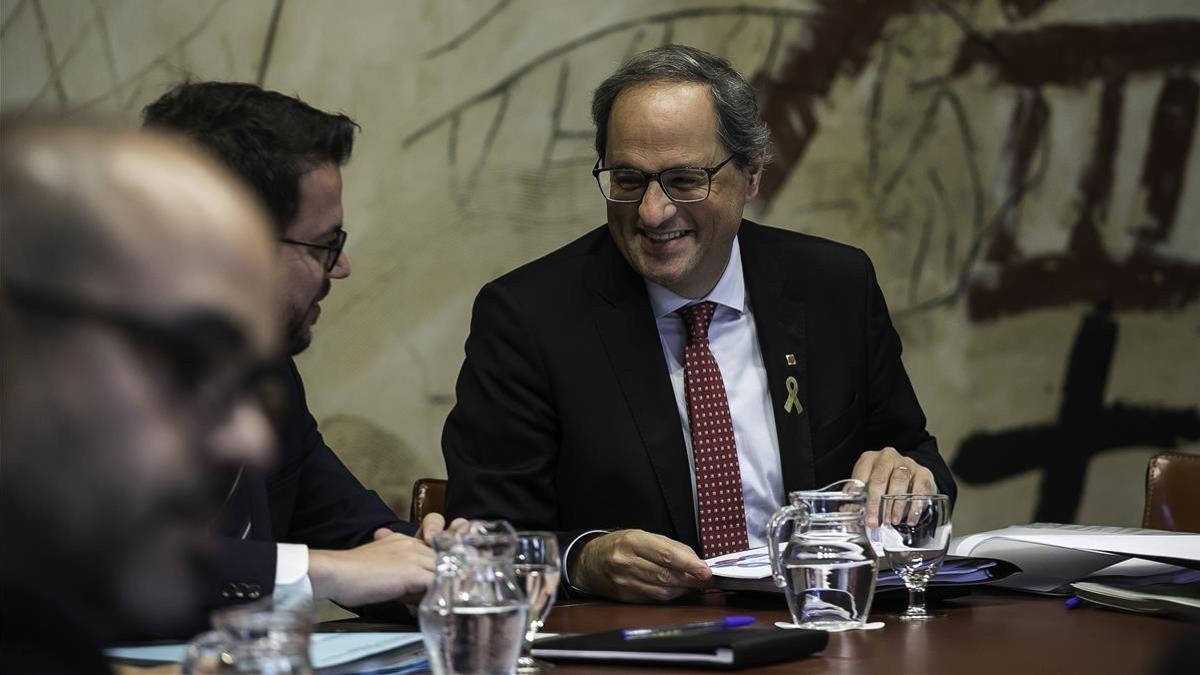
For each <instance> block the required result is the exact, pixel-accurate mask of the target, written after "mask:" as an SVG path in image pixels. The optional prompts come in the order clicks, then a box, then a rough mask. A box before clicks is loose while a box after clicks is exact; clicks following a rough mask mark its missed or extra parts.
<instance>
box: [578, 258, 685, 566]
mask: <svg viewBox="0 0 1200 675" xmlns="http://www.w3.org/2000/svg"><path fill="white" fill-rule="evenodd" d="M598 249H599V250H598V251H596V253H595V255H593V256H592V257H591V258H590V260H589V267H590V269H589V270H588V283H589V286H590V287H591V290H592V291H593V292H595V293H596V294H597V295H598V296H599V297H600V300H601V301H600V302H598V303H597V304H596V310H595V312H594V315H595V318H596V328H597V330H598V331H599V334H600V340H601V342H603V343H604V349H605V351H606V352H607V355H608V359H609V362H610V363H611V365H612V369H613V372H614V374H615V375H616V377H617V380H618V381H619V382H620V385H621V390H622V391H623V392H624V394H625V400H626V403H627V404H628V405H629V411H630V414H631V415H632V416H633V421H634V424H635V425H636V426H637V429H638V433H639V435H640V436H641V439H642V443H643V445H644V446H645V449H646V453H647V455H649V458H650V464H651V466H653V467H654V473H655V476H656V477H657V479H658V484H659V487H660V488H661V490H662V496H663V499H664V500H665V501H666V504H667V510H668V512H669V513H670V516H671V524H672V525H673V526H674V528H675V538H676V539H678V540H679V541H681V542H683V543H684V544H687V545H689V546H691V547H692V548H696V549H698V548H699V545H700V542H699V540H698V538H697V534H696V516H695V508H694V506H693V504H692V480H691V471H692V470H691V467H690V466H689V465H688V459H687V447H686V446H685V445H684V439H683V428H682V425H681V424H680V420H679V415H678V413H677V409H676V403H675V390H674V389H673V388H672V387H671V377H670V374H669V373H668V371H667V364H666V361H665V359H663V354H662V343H661V342H660V340H659V337H658V327H657V326H656V325H655V322H654V314H653V310H651V309H650V300H649V297H648V296H647V294H646V285H645V283H644V282H643V281H642V279H641V277H639V276H638V275H637V273H636V272H635V271H634V270H633V269H632V268H630V267H629V265H628V263H626V262H625V259H624V258H623V257H621V253H620V251H618V250H617V248H616V246H615V245H614V244H613V243H612V240H611V238H609V237H607V236H606V237H605V239H604V241H603V242H602V243H601V244H600V246H599V247H598Z"/></svg>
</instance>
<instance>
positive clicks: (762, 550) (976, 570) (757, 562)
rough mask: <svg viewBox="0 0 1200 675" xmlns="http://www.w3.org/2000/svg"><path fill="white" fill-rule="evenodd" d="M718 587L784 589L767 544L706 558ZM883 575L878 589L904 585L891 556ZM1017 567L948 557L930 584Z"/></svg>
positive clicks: (989, 576)
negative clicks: (776, 578) (891, 564)
mask: <svg viewBox="0 0 1200 675" xmlns="http://www.w3.org/2000/svg"><path fill="white" fill-rule="evenodd" d="M706 562H707V563H708V566H709V568H710V569H712V573H713V576H714V577H715V578H716V586H717V588H722V589H725V590H729V591H770V592H782V589H780V588H778V587H776V586H775V582H774V580H773V579H772V578H771V560H770V557H769V556H768V554H767V547H766V546H761V547H759V548H753V549H750V550H749V551H739V552H737V553H727V554H725V555H723V556H717V557H715V558H711V559H709V560H707V561H706ZM879 570H880V571H879V577H878V580H877V581H876V584H875V588H876V590H877V591H889V590H893V589H898V588H903V586H904V582H903V581H901V580H900V578H899V577H897V576H896V573H895V572H893V571H891V570H890V569H887V559H886V558H883V559H881V560H880V568H879ZM1015 572H1016V570H1015V569H1014V568H1013V566H1012V565H1008V564H1006V563H999V562H997V561H995V560H987V559H976V558H972V559H968V558H957V559H955V558H948V559H947V560H946V561H945V562H944V563H942V567H941V569H939V570H938V572H937V574H935V575H934V576H933V578H932V579H931V580H930V582H929V584H930V586H933V587H937V586H958V585H969V584H982V583H993V582H994V580H995V579H1001V578H1003V577H1006V576H1008V575H1010V574H1013V573H1015Z"/></svg>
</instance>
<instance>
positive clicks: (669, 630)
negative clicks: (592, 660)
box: [621, 616, 754, 640]
mask: <svg viewBox="0 0 1200 675" xmlns="http://www.w3.org/2000/svg"><path fill="white" fill-rule="evenodd" d="M752 623H754V617H752V616H727V617H725V618H724V619H717V620H716V621H691V622H689V623H676V624H671V625H669V626H658V627H656V628H626V629H625V630H623V631H621V637H622V638H625V639H626V640H635V639H638V638H651V637H675V636H678V635H695V634H697V633H712V632H715V631H719V630H728V629H730V628H737V627H738V626H746V625H748V624H752Z"/></svg>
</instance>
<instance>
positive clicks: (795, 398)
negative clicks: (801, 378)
mask: <svg viewBox="0 0 1200 675" xmlns="http://www.w3.org/2000/svg"><path fill="white" fill-rule="evenodd" d="M783 383H784V384H786V385H787V391H788V397H787V401H786V402H785V403H784V404H783V410H784V412H789V413H790V412H792V406H795V407H796V414H797V415H799V414H800V413H802V412H804V406H802V405H800V383H799V382H797V381H796V378H795V377H793V376H791V375H789V376H788V378H787V379H786V380H784V381H783Z"/></svg>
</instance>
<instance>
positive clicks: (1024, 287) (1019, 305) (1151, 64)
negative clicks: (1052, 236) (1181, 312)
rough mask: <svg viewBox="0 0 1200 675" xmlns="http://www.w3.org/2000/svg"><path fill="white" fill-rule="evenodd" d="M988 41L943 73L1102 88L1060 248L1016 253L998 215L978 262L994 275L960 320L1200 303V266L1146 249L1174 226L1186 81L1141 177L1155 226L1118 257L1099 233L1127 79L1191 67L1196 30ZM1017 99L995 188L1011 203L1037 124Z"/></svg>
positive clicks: (1198, 37)
mask: <svg viewBox="0 0 1200 675" xmlns="http://www.w3.org/2000/svg"><path fill="white" fill-rule="evenodd" d="M987 41H988V42H987V44H982V43H980V42H979V41H977V40H969V41H966V42H964V44H963V47H962V49H961V50H960V52H959V55H958V58H957V59H956V61H955V65H954V67H953V69H952V72H953V73H954V74H956V75H962V74H964V73H966V72H967V71H968V70H970V69H971V68H973V67H974V66H976V65H979V64H982V63H986V64H988V65H990V66H992V67H993V68H994V70H995V73H996V77H997V79H998V80H999V81H1001V82H1005V83H1008V84H1013V85H1016V86H1019V87H1023V88H1027V89H1029V90H1032V91H1036V90H1037V88H1039V87H1041V86H1043V85H1049V84H1054V85H1082V84H1084V83H1087V82H1090V81H1095V80H1097V79H1099V80H1100V81H1102V82H1104V90H1103V93H1102V95H1101V100H1100V122H1099V124H1098V125H1097V128H1096V135H1095V140H1094V143H1093V146H1092V149H1091V157H1090V161H1089V163H1088V165H1087V167H1086V168H1085V169H1084V172H1083V175H1082V176H1081V177H1080V182H1079V199H1080V203H1079V213H1078V217H1077V219H1076V222H1074V223H1073V224H1072V230H1071V236H1070V240H1069V244H1068V248H1067V251H1066V252H1064V253H1060V254H1053V255H1039V256H1031V257H1025V256H1023V255H1022V254H1021V252H1020V250H1019V249H1018V247H1017V245H1016V239H1015V224H1016V219H1015V217H1014V214H1015V213H1016V210H1015V209H1014V210H1011V211H1009V212H1007V213H1004V214H1002V219H1001V220H1000V221H999V222H998V223H997V231H996V233H995V235H994V237H995V238H994V239H993V241H992V242H991V245H990V247H989V250H988V259H989V260H990V261H992V262H995V263H998V269H997V275H996V276H993V277H990V278H986V279H974V280H972V282H971V284H970V286H969V288H968V291H967V307H968V309H967V312H968V316H970V318H971V319H972V320H990V319H996V318H998V317H1001V316H1005V315H1011V314H1017V313H1021V312H1024V311H1028V310H1030V309H1035V308H1038V307H1052V306H1059V305H1066V304H1071V303H1075V302H1087V301H1095V300H1108V301H1110V302H1112V303H1113V305H1114V306H1115V307H1116V308H1117V309H1140V310H1148V309H1177V308H1180V307H1182V306H1184V305H1186V304H1188V303H1190V302H1193V301H1195V300H1196V299H1197V298H1198V297H1200V266H1198V265H1195V264H1191V263H1188V262H1184V261H1179V260H1173V259H1171V258H1168V257H1167V256H1164V255H1162V254H1160V253H1158V252H1157V251H1156V250H1155V249H1154V248H1153V246H1152V245H1153V244H1156V243H1159V242H1161V241H1164V240H1165V239H1167V237H1168V235H1169V234H1170V231H1171V230H1172V228H1173V227H1174V224H1175V217H1176V215H1177V214H1176V211H1177V207H1178V202H1179V197H1180V193H1181V191H1182V186H1183V182H1184V175H1185V171H1186V169H1187V166H1186V162H1187V157H1188V153H1189V151H1190V148H1191V144H1192V137H1193V133H1194V131H1195V126H1196V117H1197V107H1198V106H1197V101H1198V99H1200V87H1197V85H1196V83H1195V82H1194V81H1192V80H1190V79H1188V78H1186V77H1182V76H1176V77H1171V78H1168V79H1167V81H1166V84H1165V85H1164V87H1163V92H1162V94H1161V95H1160V97H1159V101H1158V106H1157V109H1156V112H1155V117H1154V122H1153V125H1152V128H1151V132H1150V141H1149V146H1148V149H1147V154H1146V158H1145V164H1144V167H1143V170H1142V184H1143V187H1144V188H1145V190H1146V195H1147V210H1148V211H1149V212H1150V215H1151V217H1152V218H1153V223H1152V224H1151V225H1150V226H1149V227H1143V228H1141V229H1140V230H1139V231H1138V238H1137V244H1136V247H1135V249H1134V252H1133V254H1132V255H1131V256H1130V257H1129V258H1127V259H1126V260H1124V261H1117V260H1114V259H1113V258H1112V257H1110V256H1109V255H1108V254H1107V252H1106V251H1105V250H1104V248H1103V245H1102V242H1101V239H1100V232H1099V225H1100V223H1101V222H1102V221H1103V219H1104V214H1105V212H1106V210H1107V208H1108V204H1109V196H1110V193H1111V191H1112V183H1113V174H1114V162H1115V157H1116V152H1117V138H1118V136H1119V133H1120V128H1121V120H1120V112H1121V102H1122V98H1123V91H1124V82H1125V78H1126V77H1128V76H1129V75H1130V74H1133V73H1138V72H1144V71H1167V70H1172V69H1174V68H1178V67H1186V66H1190V65H1194V64H1196V63H1200V22H1195V21H1163V22H1150V23H1145V24H1137V25H1110V26H1050V27H1046V28H1042V29H1037V30H1033V31H1024V32H1008V31H1000V32H997V33H993V34H992V35H990V36H988V38H987ZM1033 100H1035V101H1036V100H1040V97H1038V98H1037V99H1033ZM1025 101H1026V95H1023V96H1022V99H1021V100H1020V101H1019V102H1018V105H1017V109H1016V111H1015V112H1014V114H1013V118H1012V122H1011V123H1010V130H1009V133H1008V137H1007V139H1006V143H1005V148H1004V152H1005V153H1007V154H1008V155H1009V156H1010V157H1013V161H1012V167H1011V168H1010V171H1009V172H1008V175H1007V176H1005V183H1006V185H1007V188H1008V191H1009V193H1010V194H1012V195H1017V197H1018V199H1019V197H1020V193H1021V190H1022V186H1023V185H1024V181H1025V179H1026V175H1027V168H1028V157H1030V156H1031V154H1032V150H1033V149H1034V148H1036V147H1037V144H1039V143H1041V142H1042V135H1041V124H1040V123H1044V119H1039V117H1038V116H1037V115H1032V114H1030V113H1029V111H1027V110H1026V108H1028V107H1029V104H1027V103H1026V102H1025ZM1046 114H1047V115H1048V114H1050V111H1046Z"/></svg>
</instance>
